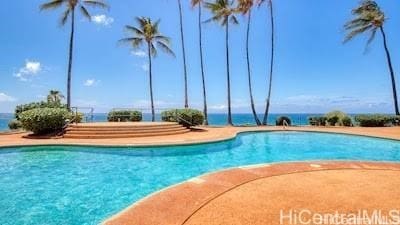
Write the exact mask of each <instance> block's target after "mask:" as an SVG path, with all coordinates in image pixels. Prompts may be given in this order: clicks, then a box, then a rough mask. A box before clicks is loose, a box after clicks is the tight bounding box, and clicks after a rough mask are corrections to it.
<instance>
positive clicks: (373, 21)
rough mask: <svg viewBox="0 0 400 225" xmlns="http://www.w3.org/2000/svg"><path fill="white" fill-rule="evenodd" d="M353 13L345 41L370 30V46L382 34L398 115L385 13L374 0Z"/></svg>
mask: <svg viewBox="0 0 400 225" xmlns="http://www.w3.org/2000/svg"><path fill="white" fill-rule="evenodd" d="M352 14H353V15H354V16H355V18H354V19H353V20H351V21H349V22H347V23H346V24H345V25H344V27H345V29H346V30H347V31H348V32H349V33H348V34H347V36H346V38H345V40H344V42H345V43H346V42H348V41H350V40H351V39H353V38H354V37H356V36H358V35H360V34H363V33H366V32H369V33H370V37H369V39H368V42H367V46H368V45H369V44H370V43H371V42H372V41H373V40H374V38H375V36H376V33H377V32H378V31H379V32H380V33H381V34H382V40H383V47H384V49H385V53H386V59H387V63H388V67H389V71H390V78H391V81H392V92H393V100H394V107H395V113H396V115H400V111H399V105H398V99H397V89H396V80H395V75H394V69H393V65H392V59H391V56H390V52H389V47H388V44H387V40H386V33H385V31H384V28H383V25H384V23H385V21H386V17H385V14H384V12H383V11H382V10H381V9H380V7H379V6H378V4H377V3H376V2H375V1H372V0H364V1H362V2H361V4H360V5H359V6H357V7H356V8H355V9H353V11H352Z"/></svg>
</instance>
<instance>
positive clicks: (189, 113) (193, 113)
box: [161, 109, 204, 127]
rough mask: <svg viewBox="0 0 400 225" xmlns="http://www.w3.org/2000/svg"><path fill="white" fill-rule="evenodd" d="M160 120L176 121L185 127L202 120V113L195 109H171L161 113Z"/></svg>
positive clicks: (200, 122)
mask: <svg viewBox="0 0 400 225" xmlns="http://www.w3.org/2000/svg"><path fill="white" fill-rule="evenodd" d="M161 120H162V121H165V122H178V123H179V124H182V125H183V126H185V127H192V126H198V125H201V124H203V122H204V114H203V112H201V111H200V110H197V109H172V110H167V111H164V112H162V113H161Z"/></svg>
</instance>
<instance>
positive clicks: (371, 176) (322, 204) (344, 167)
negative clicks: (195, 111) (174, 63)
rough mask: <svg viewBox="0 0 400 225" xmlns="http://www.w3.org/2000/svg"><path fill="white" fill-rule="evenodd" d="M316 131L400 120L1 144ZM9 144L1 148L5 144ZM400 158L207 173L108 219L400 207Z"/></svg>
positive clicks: (218, 219)
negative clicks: (339, 125) (390, 160)
mask: <svg viewBox="0 0 400 225" xmlns="http://www.w3.org/2000/svg"><path fill="white" fill-rule="evenodd" d="M283 130H285V131H309V132H328V133H343V134H353V135H364V136H371V137H380V138H389V139H395V140H400V127H387V128H360V127H350V128H340V127H289V128H286V129H283V128H282V127H224V128H212V127H201V128H199V129H198V130H195V131H193V132H190V133H186V134H180V135H170V136H159V137H148V138H147V137H145V138H124V139H96V140H87V139H26V138H23V136H24V135H26V134H11V135H0V147H7V146H25V145H96V146H155V145H176V144H194V143H205V142H213V141H222V140H228V139H232V138H235V137H236V135H237V134H238V133H241V132H251V131H283ZM0 151H1V150H0ZM399 186H400V163H397V164H396V163H381V162H379V163H378V162H375V163H373V162H340V161H338V162H301V163H300V162H299V163H282V164H264V165H255V166H248V167H239V168H232V169H228V170H224V171H218V172H215V173H209V174H204V175H202V176H200V177H196V178H193V179H190V180H188V181H186V182H183V183H180V184H177V185H174V186H171V187H168V188H166V189H163V190H161V191H159V192H156V193H153V194H151V195H150V196H147V197H145V198H144V199H142V200H140V201H138V202H135V203H133V204H132V205H131V206H129V207H128V208H126V209H124V210H122V211H121V212H119V213H117V214H115V215H113V216H111V217H109V218H107V219H106V220H104V222H103V223H104V224H106V225H129V224H135V225H136V224H140V225H160V224H163V225H173V224H176V225H182V224H191V225H201V224H207V225H214V224H215V225H217V224H219V225H220V224H229V225H236V224H238V225H239V224H241V225H245V224H248V225H265V224H267V225H268V224H271V225H276V224H290V221H289V220H284V221H283V223H280V222H281V221H280V213H281V211H280V210H284V211H283V213H285V215H287V214H288V213H289V212H290V210H297V212H299V211H301V210H303V209H307V210H310V211H312V212H313V213H335V212H336V211H339V212H340V213H357V212H358V210H367V212H368V213H373V210H376V209H377V210H382V212H383V213H387V212H388V211H390V210H399V208H398V206H400V198H399V196H400V189H399V188H397V187H399Z"/></svg>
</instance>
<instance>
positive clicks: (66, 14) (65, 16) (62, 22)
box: [60, 8, 71, 26]
mask: <svg viewBox="0 0 400 225" xmlns="http://www.w3.org/2000/svg"><path fill="white" fill-rule="evenodd" d="M70 14H71V9H70V8H67V9H66V10H65V12H64V13H63V14H62V15H61V18H60V25H61V26H64V25H65V23H67V20H68V18H69V15H70Z"/></svg>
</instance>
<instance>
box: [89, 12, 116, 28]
mask: <svg viewBox="0 0 400 225" xmlns="http://www.w3.org/2000/svg"><path fill="white" fill-rule="evenodd" d="M92 21H93V22H94V23H95V24H98V25H103V26H110V25H111V24H112V23H113V22H114V18H112V17H108V16H106V15H104V14H100V15H94V16H92Z"/></svg>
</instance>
